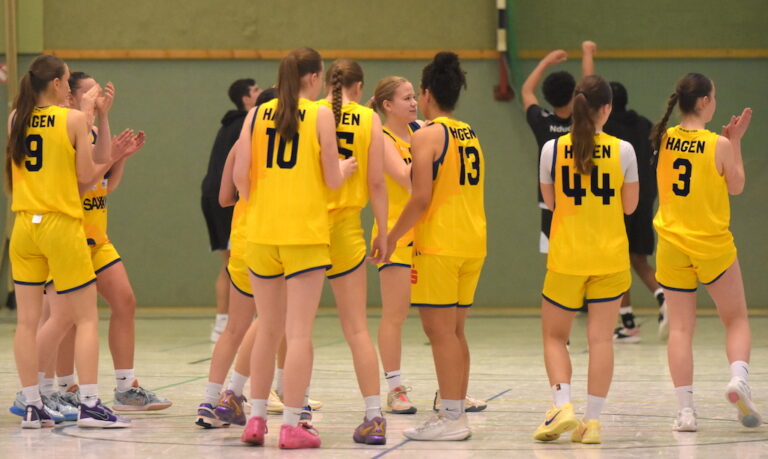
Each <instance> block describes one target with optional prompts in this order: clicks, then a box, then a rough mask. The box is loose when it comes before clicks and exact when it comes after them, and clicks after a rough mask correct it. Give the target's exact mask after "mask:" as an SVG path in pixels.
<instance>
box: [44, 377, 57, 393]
mask: <svg viewBox="0 0 768 459" xmlns="http://www.w3.org/2000/svg"><path fill="white" fill-rule="evenodd" d="M54 392H56V386H55V383H54V380H53V378H43V379H41V380H40V394H41V395H45V396H46V397H48V396H50V395H53V394H54Z"/></svg>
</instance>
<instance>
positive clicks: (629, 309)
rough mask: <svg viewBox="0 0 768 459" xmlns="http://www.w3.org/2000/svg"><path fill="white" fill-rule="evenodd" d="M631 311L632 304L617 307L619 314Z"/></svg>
mask: <svg viewBox="0 0 768 459" xmlns="http://www.w3.org/2000/svg"><path fill="white" fill-rule="evenodd" d="M631 312H632V305H629V306H622V307H620V308H619V314H629V313H631Z"/></svg>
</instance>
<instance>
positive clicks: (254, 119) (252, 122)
mask: <svg viewBox="0 0 768 459" xmlns="http://www.w3.org/2000/svg"><path fill="white" fill-rule="evenodd" d="M259 107H261V104H259V105H257V106H256V111H254V112H253V118H251V137H253V126H255V125H256V115H258V114H259Z"/></svg>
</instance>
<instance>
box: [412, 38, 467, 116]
mask: <svg viewBox="0 0 768 459" xmlns="http://www.w3.org/2000/svg"><path fill="white" fill-rule="evenodd" d="M461 88H464V89H466V88H467V78H466V73H465V72H464V70H462V69H461V65H460V64H459V56H458V55H457V54H456V53H452V52H450V51H442V52H439V53H437V54H436V55H435V58H434V59H432V62H430V63H429V64H427V66H426V67H424V70H423V71H422V72H421V89H423V90H426V89H429V92H431V93H432V97H434V98H435V102H437V105H438V106H439V107H440V109H441V110H444V111H452V110H453V109H454V108H455V107H456V102H458V101H459V93H460V92H461Z"/></svg>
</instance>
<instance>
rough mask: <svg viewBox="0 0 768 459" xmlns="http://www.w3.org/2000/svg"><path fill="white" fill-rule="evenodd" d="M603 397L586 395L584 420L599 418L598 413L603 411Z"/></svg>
mask: <svg viewBox="0 0 768 459" xmlns="http://www.w3.org/2000/svg"><path fill="white" fill-rule="evenodd" d="M603 404H605V397H597V396H594V395H587V411H586V412H585V413H584V420H585V421H589V420H590V419H600V413H601V412H602V411H603Z"/></svg>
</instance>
